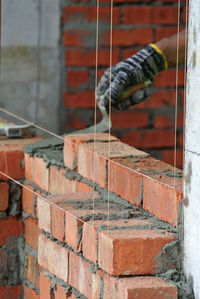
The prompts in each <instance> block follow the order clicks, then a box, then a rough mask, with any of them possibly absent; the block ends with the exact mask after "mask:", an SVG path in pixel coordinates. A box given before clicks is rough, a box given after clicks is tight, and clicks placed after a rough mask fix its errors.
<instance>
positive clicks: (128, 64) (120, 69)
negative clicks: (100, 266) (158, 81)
mask: <svg viewBox="0 0 200 299" xmlns="http://www.w3.org/2000/svg"><path fill="white" fill-rule="evenodd" d="M167 67H168V64H167V60H166V57H165V55H164V53H163V52H162V51H161V50H160V49H159V48H158V47H157V46H156V45H154V44H150V45H148V46H146V47H145V48H143V49H142V50H140V51H139V52H138V53H136V54H135V55H133V56H132V57H130V58H128V59H126V60H124V61H121V62H119V63H118V64H116V65H115V66H113V67H112V68H111V103H112V106H114V107H115V108H117V109H119V110H125V109H127V108H128V107H129V106H131V105H135V104H138V103H140V102H142V101H144V100H145V99H146V98H148V97H149V96H150V95H151V88H150V87H147V88H145V89H142V90H139V91H137V92H136V93H134V94H133V95H132V96H131V97H130V98H129V99H127V100H125V101H124V102H123V103H118V100H119V99H120V97H121V95H122V94H123V91H125V90H126V89H127V88H128V87H129V86H131V85H137V84H139V83H141V82H145V81H147V80H148V81H149V80H150V81H151V82H152V83H153V80H154V76H155V75H156V74H157V73H158V72H160V71H163V70H166V69H167ZM103 95H104V97H103V100H104V105H105V107H108V105H109V98H110V68H108V69H107V70H106V71H105V72H104V75H103V76H102V78H101V80H100V82H99V84H98V87H97V90H96V97H97V99H98V98H100V97H101V96H103Z"/></svg>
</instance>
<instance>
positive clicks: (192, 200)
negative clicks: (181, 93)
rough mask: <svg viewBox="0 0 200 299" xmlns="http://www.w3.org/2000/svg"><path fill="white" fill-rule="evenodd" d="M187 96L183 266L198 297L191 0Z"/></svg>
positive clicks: (196, 28)
mask: <svg viewBox="0 0 200 299" xmlns="http://www.w3.org/2000/svg"><path fill="white" fill-rule="evenodd" d="M188 38H189V40H188V73H187V96H186V140H185V141H186V143H185V188H184V192H185V203H186V205H185V207H184V269H185V273H186V276H187V278H188V279H192V280H193V284H194V293H195V298H197V299H199V298H200V1H199V0H190V7H189V32H188Z"/></svg>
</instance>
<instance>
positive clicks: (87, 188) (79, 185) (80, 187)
mask: <svg viewBox="0 0 200 299" xmlns="http://www.w3.org/2000/svg"><path fill="white" fill-rule="evenodd" d="M92 191H93V188H92V187H90V186H88V185H87V184H85V183H82V182H78V183H77V192H92Z"/></svg>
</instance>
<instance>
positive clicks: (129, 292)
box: [103, 275, 178, 299]
mask: <svg viewBox="0 0 200 299" xmlns="http://www.w3.org/2000/svg"><path fill="white" fill-rule="evenodd" d="M177 296H178V295H177V288H176V286H174V285H173V284H170V283H167V282H165V281H164V279H162V278H160V277H148V276H147V277H128V278H120V279H116V278H114V277H110V276H108V275H107V276H106V277H105V280H104V292H103V298H105V299H115V298H123V299H136V298H137V299H144V298H148V299H154V298H156V299H163V298H169V299H177Z"/></svg>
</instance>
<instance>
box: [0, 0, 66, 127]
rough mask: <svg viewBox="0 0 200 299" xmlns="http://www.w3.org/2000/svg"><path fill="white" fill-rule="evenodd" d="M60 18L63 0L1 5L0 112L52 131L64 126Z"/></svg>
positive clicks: (6, 1)
mask: <svg viewBox="0 0 200 299" xmlns="http://www.w3.org/2000/svg"><path fill="white" fill-rule="evenodd" d="M60 14H61V9H60V0H2V61H1V92H0V107H3V108H5V109H7V110H9V111H10V112H12V113H15V114H17V115H19V116H22V117H24V118H25V119H27V120H29V121H34V122H36V123H38V124H40V125H41V126H44V127H46V128H48V129H50V130H53V131H54V132H56V131H57V130H58V124H59V122H60V118H59V105H60V101H61V99H60V73H61V71H60V70H61V68H60V65H61V63H62V62H61V57H60ZM1 116H3V115H2V114H1ZM13 122H14V120H13Z"/></svg>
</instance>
